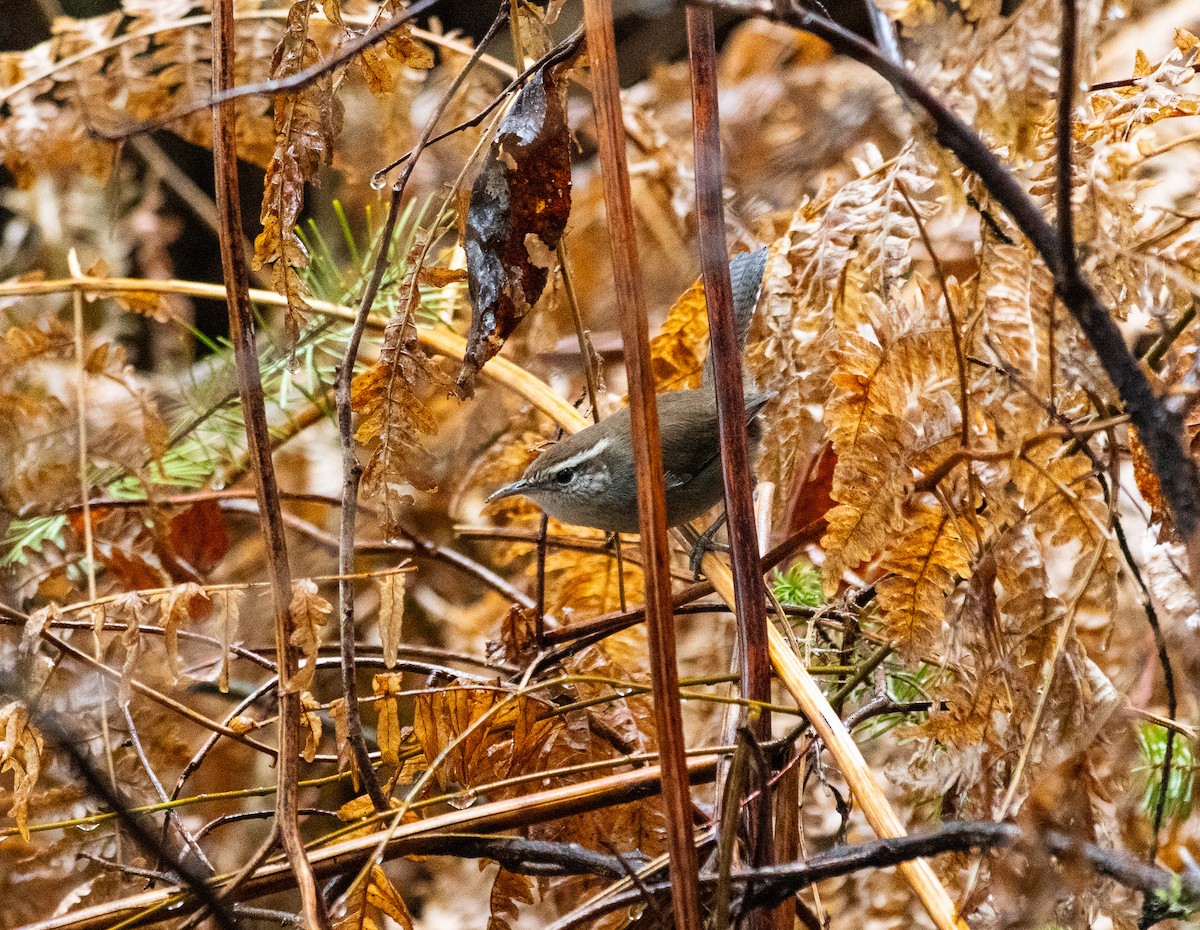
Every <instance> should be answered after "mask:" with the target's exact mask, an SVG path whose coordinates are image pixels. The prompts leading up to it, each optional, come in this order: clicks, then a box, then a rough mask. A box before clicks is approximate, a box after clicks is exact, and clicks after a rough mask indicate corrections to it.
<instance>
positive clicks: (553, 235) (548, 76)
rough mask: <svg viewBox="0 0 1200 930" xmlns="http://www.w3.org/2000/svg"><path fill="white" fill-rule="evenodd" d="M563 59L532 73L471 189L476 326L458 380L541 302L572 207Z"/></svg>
mask: <svg viewBox="0 0 1200 930" xmlns="http://www.w3.org/2000/svg"><path fill="white" fill-rule="evenodd" d="M564 68H565V65H564V64H559V65H551V66H549V67H545V68H543V69H541V70H540V71H539V72H538V73H537V74H535V75H533V76H532V77H531V78H530V79H529V82H528V83H527V84H526V85H525V86H524V87H523V88H522V89H521V91H520V92H519V93H518V94H517V97H516V99H515V100H514V101H513V106H512V109H511V110H510V111H509V112H508V114H507V115H506V116H505V117H504V119H503V120H501V122H500V128H499V130H497V132H496V138H495V139H493V140H492V144H491V147H490V148H489V149H488V154H487V158H486V160H485V161H484V164H483V167H482V169H481V170H480V172H479V176H478V177H477V178H476V179H475V185H474V187H473V188H472V189H471V203H470V207H469V208H468V210H467V223H466V227H467V228H466V240H465V243H464V247H465V249H466V253H467V285H468V289H469V291H470V294H471V306H472V311H471V330H470V333H469V334H468V336H467V351H466V355H465V357H464V359H463V366H462V370H461V371H460V372H459V375H458V382H457V387H458V391H459V393H460V394H462V395H463V396H470V395H471V393H472V392H473V390H474V388H473V384H474V380H475V376H476V374H477V373H478V372H479V369H480V368H482V367H483V365H484V363H485V362H487V360H488V359H490V358H491V357H492V356H493V355H495V354H496V353H497V352H499V351H500V348H501V346H503V345H504V341H505V340H506V339H507V338H508V337H509V336H510V335H511V334H512V332H513V330H515V329H516V328H517V325H518V324H519V323H520V322H521V320H522V319H524V317H525V314H527V313H528V312H529V310H530V308H531V307H532V306H533V305H534V304H535V303H537V300H538V298H539V297H540V296H541V294H542V290H543V289H544V288H545V286H546V281H547V280H548V278H549V276H550V269H551V268H552V267H553V265H554V250H555V249H556V248H557V247H558V243H559V240H560V239H561V238H562V234H563V231H564V230H565V229H566V227H567V218H568V217H569V216H570V213H571V152H570V143H571V138H570V132H569V130H568V128H567V111H566V87H565V84H564V82H563V81H562V79H561V78H562V75H561V73H560V72H561V71H563V70H564Z"/></svg>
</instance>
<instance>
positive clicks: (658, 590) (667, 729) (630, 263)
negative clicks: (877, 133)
mask: <svg viewBox="0 0 1200 930" xmlns="http://www.w3.org/2000/svg"><path fill="white" fill-rule="evenodd" d="M583 10H584V22H585V24H586V27H587V46H588V58H589V60H590V63H591V69H592V80H593V82H594V90H593V93H594V95H595V105H596V123H597V130H598V138H599V145H600V167H601V171H602V174H603V181H604V204H605V209H606V211H607V215H608V229H609V236H610V239H611V241H612V251H613V271H614V289H615V291H616V295H617V307H618V311H619V313H620V318H621V335H622V338H623V340H624V343H625V367H626V371H627V372H628V377H629V398H630V403H629V407H630V411H631V414H632V416H631V422H632V427H633V452H634V463H635V466H636V469H637V486H638V528H639V530H640V532H641V536H642V553H643V558H642V563H643V570H644V571H645V574H646V625H647V628H648V632H649V640H650V642H649V649H650V670H651V675H652V681H653V684H654V719H655V723H656V726H657V731H658V744H659V753H660V756H661V760H662V767H663V778H662V781H663V806H664V808H665V809H666V818H667V848H668V850H669V852H670V874H671V883H672V886H673V887H674V888H675V907H674V915H675V926H676V927H677V928H679V930H700V927H701V926H702V920H701V913H700V894H699V887H698V883H697V879H696V875H697V871H698V868H699V866H698V862H697V858H696V847H695V844H694V839H693V835H692V817H691V806H692V802H691V795H690V791H689V789H688V772H687V759H686V756H685V754H684V751H685V743H684V736H683V716H682V714H681V712H680V706H679V672H678V669H677V668H676V666H675V625H674V623H673V621H672V616H671V574H670V553H669V551H668V548H667V507H666V498H665V495H664V489H663V464H662V446H661V444H660V439H659V430H658V408H657V406H656V404H655V400H654V375H653V373H652V372H651V370H650V364H649V361H650V329H649V324H648V323H647V320H646V302H645V296H644V294H643V292H642V274H641V267H640V265H639V263H638V254H637V232H636V230H635V228H634V220H633V202H632V200H633V198H632V195H631V193H630V187H629V166H628V164H627V162H626V158H625V129H624V119H623V117H622V111H621V88H620V85H619V83H618V80H617V51H616V38H615V36H614V34H613V15H612V3H611V0H584V4H583Z"/></svg>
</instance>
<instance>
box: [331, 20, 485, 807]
mask: <svg viewBox="0 0 1200 930" xmlns="http://www.w3.org/2000/svg"><path fill="white" fill-rule="evenodd" d="M417 5H418V6H419V5H420V4H417ZM412 9H413V8H412V7H410V8H409V10H410V12H411V10H412ZM507 18H508V8H507V7H504V6H502V7H501V9H500V13H499V14H498V15H497V16H496V19H495V20H494V21H493V22H492V25H491V28H489V29H488V31H487V34H486V35H485V36H484V37H483V39H481V40H480V42H479V44H478V45H477V46H476V48H475V50H474V51H473V52H472V54H471V57H470V58H469V59H468V60H467V63H466V65H464V66H463V68H462V70H461V71H459V73H458V74H457V75H455V78H454V80H453V81H451V82H450V85H449V86H448V87H447V88H446V90H445V92H444V93H443V94H442V98H441V100H439V101H438V105H437V106H436V107H434V110H433V113H432V115H431V116H430V117H429V120H428V122H426V124H425V127H424V128H423V129H422V130H421V135H420V137H418V139H417V143H416V145H414V146H413V150H412V157H411V158H410V159H409V160H408V162H407V163H406V164H405V166H404V170H403V171H402V172H401V174H400V177H399V178H398V179H397V180H396V183H395V184H393V185H392V196H391V200H390V202H389V204H388V213H387V219H386V220H385V221H384V224H383V231H382V233H381V234H380V236H379V251H378V252H377V253H376V255H375V263H374V266H373V267H372V269H371V277H370V279H369V280H368V281H367V285H366V287H365V288H364V289H363V295H362V300H361V301H360V302H359V305H358V313H357V314H356V315H355V318H354V325H353V327H352V328H351V330H350V338H349V339H348V340H347V342H346V352H345V355H344V357H343V358H342V361H341V364H339V365H338V368H337V374H336V376H335V378H334V385H335V403H336V406H337V423H338V435H339V437H340V439H341V444H342V520H341V528H340V532H339V537H338V573H339V574H341V575H342V576H344V577H343V578H342V580H340V581H339V582H338V616H339V618H340V630H341V646H342V676H341V677H342V697H343V698H344V699H345V702H346V705H345V706H346V741H347V743H348V744H349V746H350V751H351V753H352V754H353V757H354V765H355V768H356V769H357V770H358V774H359V777H360V778H361V779H362V783H363V785H364V787H365V788H366V791H367V795H368V796H369V797H370V798H371V803H372V804H373V805H374V806H375V810H377V811H385V810H388V809H389V805H388V800H387V798H386V797H385V796H384V793H383V788H382V787H381V786H380V784H379V779H378V778H376V776H375V770H374V768H372V767H371V764H370V761H369V755H370V754H369V753H368V751H367V741H366V738H365V737H364V736H363V730H362V717H361V715H360V714H359V712H358V695H357V682H356V671H355V662H354V649H355V644H356V640H357V633H356V631H355V628H354V583H353V582H352V581H351V580H350V578H349V577H348V576H349V575H350V574H351V573H352V572H353V571H354V556H355V551H354V534H355V525H356V521H357V518H358V489H359V485H360V484H361V482H362V473H363V468H362V465H361V464H360V463H359V461H358V450H357V446H356V443H355V441H354V433H353V416H354V412H353V409H352V407H351V386H352V384H353V381H354V367H355V365H356V364H357V362H358V348H359V345H360V344H361V343H362V337H363V332H364V330H365V329H366V326H367V318H368V317H369V316H370V315H371V308H372V306H373V305H374V303H375V297H376V295H377V294H378V293H379V286H380V284H381V283H382V281H383V275H384V273H385V272H386V271H387V268H388V264H389V262H390V261H391V248H392V239H393V237H394V236H395V232H396V223H397V222H398V220H399V217H400V204H401V202H402V201H403V200H404V191H405V190H406V189H407V187H408V179H409V178H410V177H412V172H413V169H414V168H415V167H416V165H417V162H418V160H419V159H420V157H421V152H422V151H424V149H425V146H426V145H427V144H428V143H429V137H430V136H431V135H432V134H433V127H434V126H435V125H436V124H437V121H438V120H439V119H440V118H441V116H442V113H444V112H445V110H446V107H447V106H448V105H449V103H450V101H451V99H453V97H454V95H455V94H456V93H458V90H459V88H460V87H462V85H463V82H464V81H465V80H466V78H467V75H468V74H469V73H470V72H471V69H472V67H474V65H475V63H476V62H477V61H478V60H479V56H480V55H482V54H483V50H484V48H486V47H487V45H488V43H489V42H490V41H491V40H492V38H493V37H494V36H495V35H496V32H497V31H498V30H499V28H500V26H501V25H502V24H503V23H504V21H505V20H506V19H507ZM403 312H405V313H408V312H410V311H409V310H407V309H406V310H404V311H403Z"/></svg>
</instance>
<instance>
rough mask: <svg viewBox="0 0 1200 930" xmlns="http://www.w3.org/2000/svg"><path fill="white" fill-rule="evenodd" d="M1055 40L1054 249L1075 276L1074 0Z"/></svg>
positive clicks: (1066, 3)
mask: <svg viewBox="0 0 1200 930" xmlns="http://www.w3.org/2000/svg"><path fill="white" fill-rule="evenodd" d="M1058 42H1059V46H1060V52H1059V54H1060V58H1059V65H1058V113H1057V118H1056V120H1055V127H1054V131H1055V135H1056V136H1057V138H1058V152H1057V155H1056V159H1057V160H1056V164H1055V168H1056V169H1057V171H1056V178H1055V180H1056V185H1055V186H1056V190H1055V198H1054V199H1055V207H1056V209H1057V213H1058V215H1057V217H1056V219H1057V226H1058V252H1059V256H1060V258H1061V260H1062V263H1063V272H1064V275H1065V276H1066V277H1068V278H1076V277H1078V275H1079V263H1078V260H1077V258H1076V255H1075V222H1074V217H1073V216H1072V214H1071V164H1072V157H1071V156H1072V151H1073V148H1074V147H1073V145H1072V139H1071V111H1072V110H1073V109H1074V107H1075V55H1076V49H1077V46H1078V44H1079V10H1078V9H1076V7H1075V0H1062V26H1061V29H1060V30H1059V37H1058Z"/></svg>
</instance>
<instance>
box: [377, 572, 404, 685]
mask: <svg viewBox="0 0 1200 930" xmlns="http://www.w3.org/2000/svg"><path fill="white" fill-rule="evenodd" d="M375 580H376V582H378V584H379V639H380V640H381V641H382V643H383V664H384V665H385V666H387V667H388V668H391V667H392V666H393V665H395V664H396V656H397V655H398V654H399V650H400V643H401V642H402V641H403V625H404V572H402V571H394V572H388V573H387V574H386V575H381V576H379V577H377V578H376V579H375Z"/></svg>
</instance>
